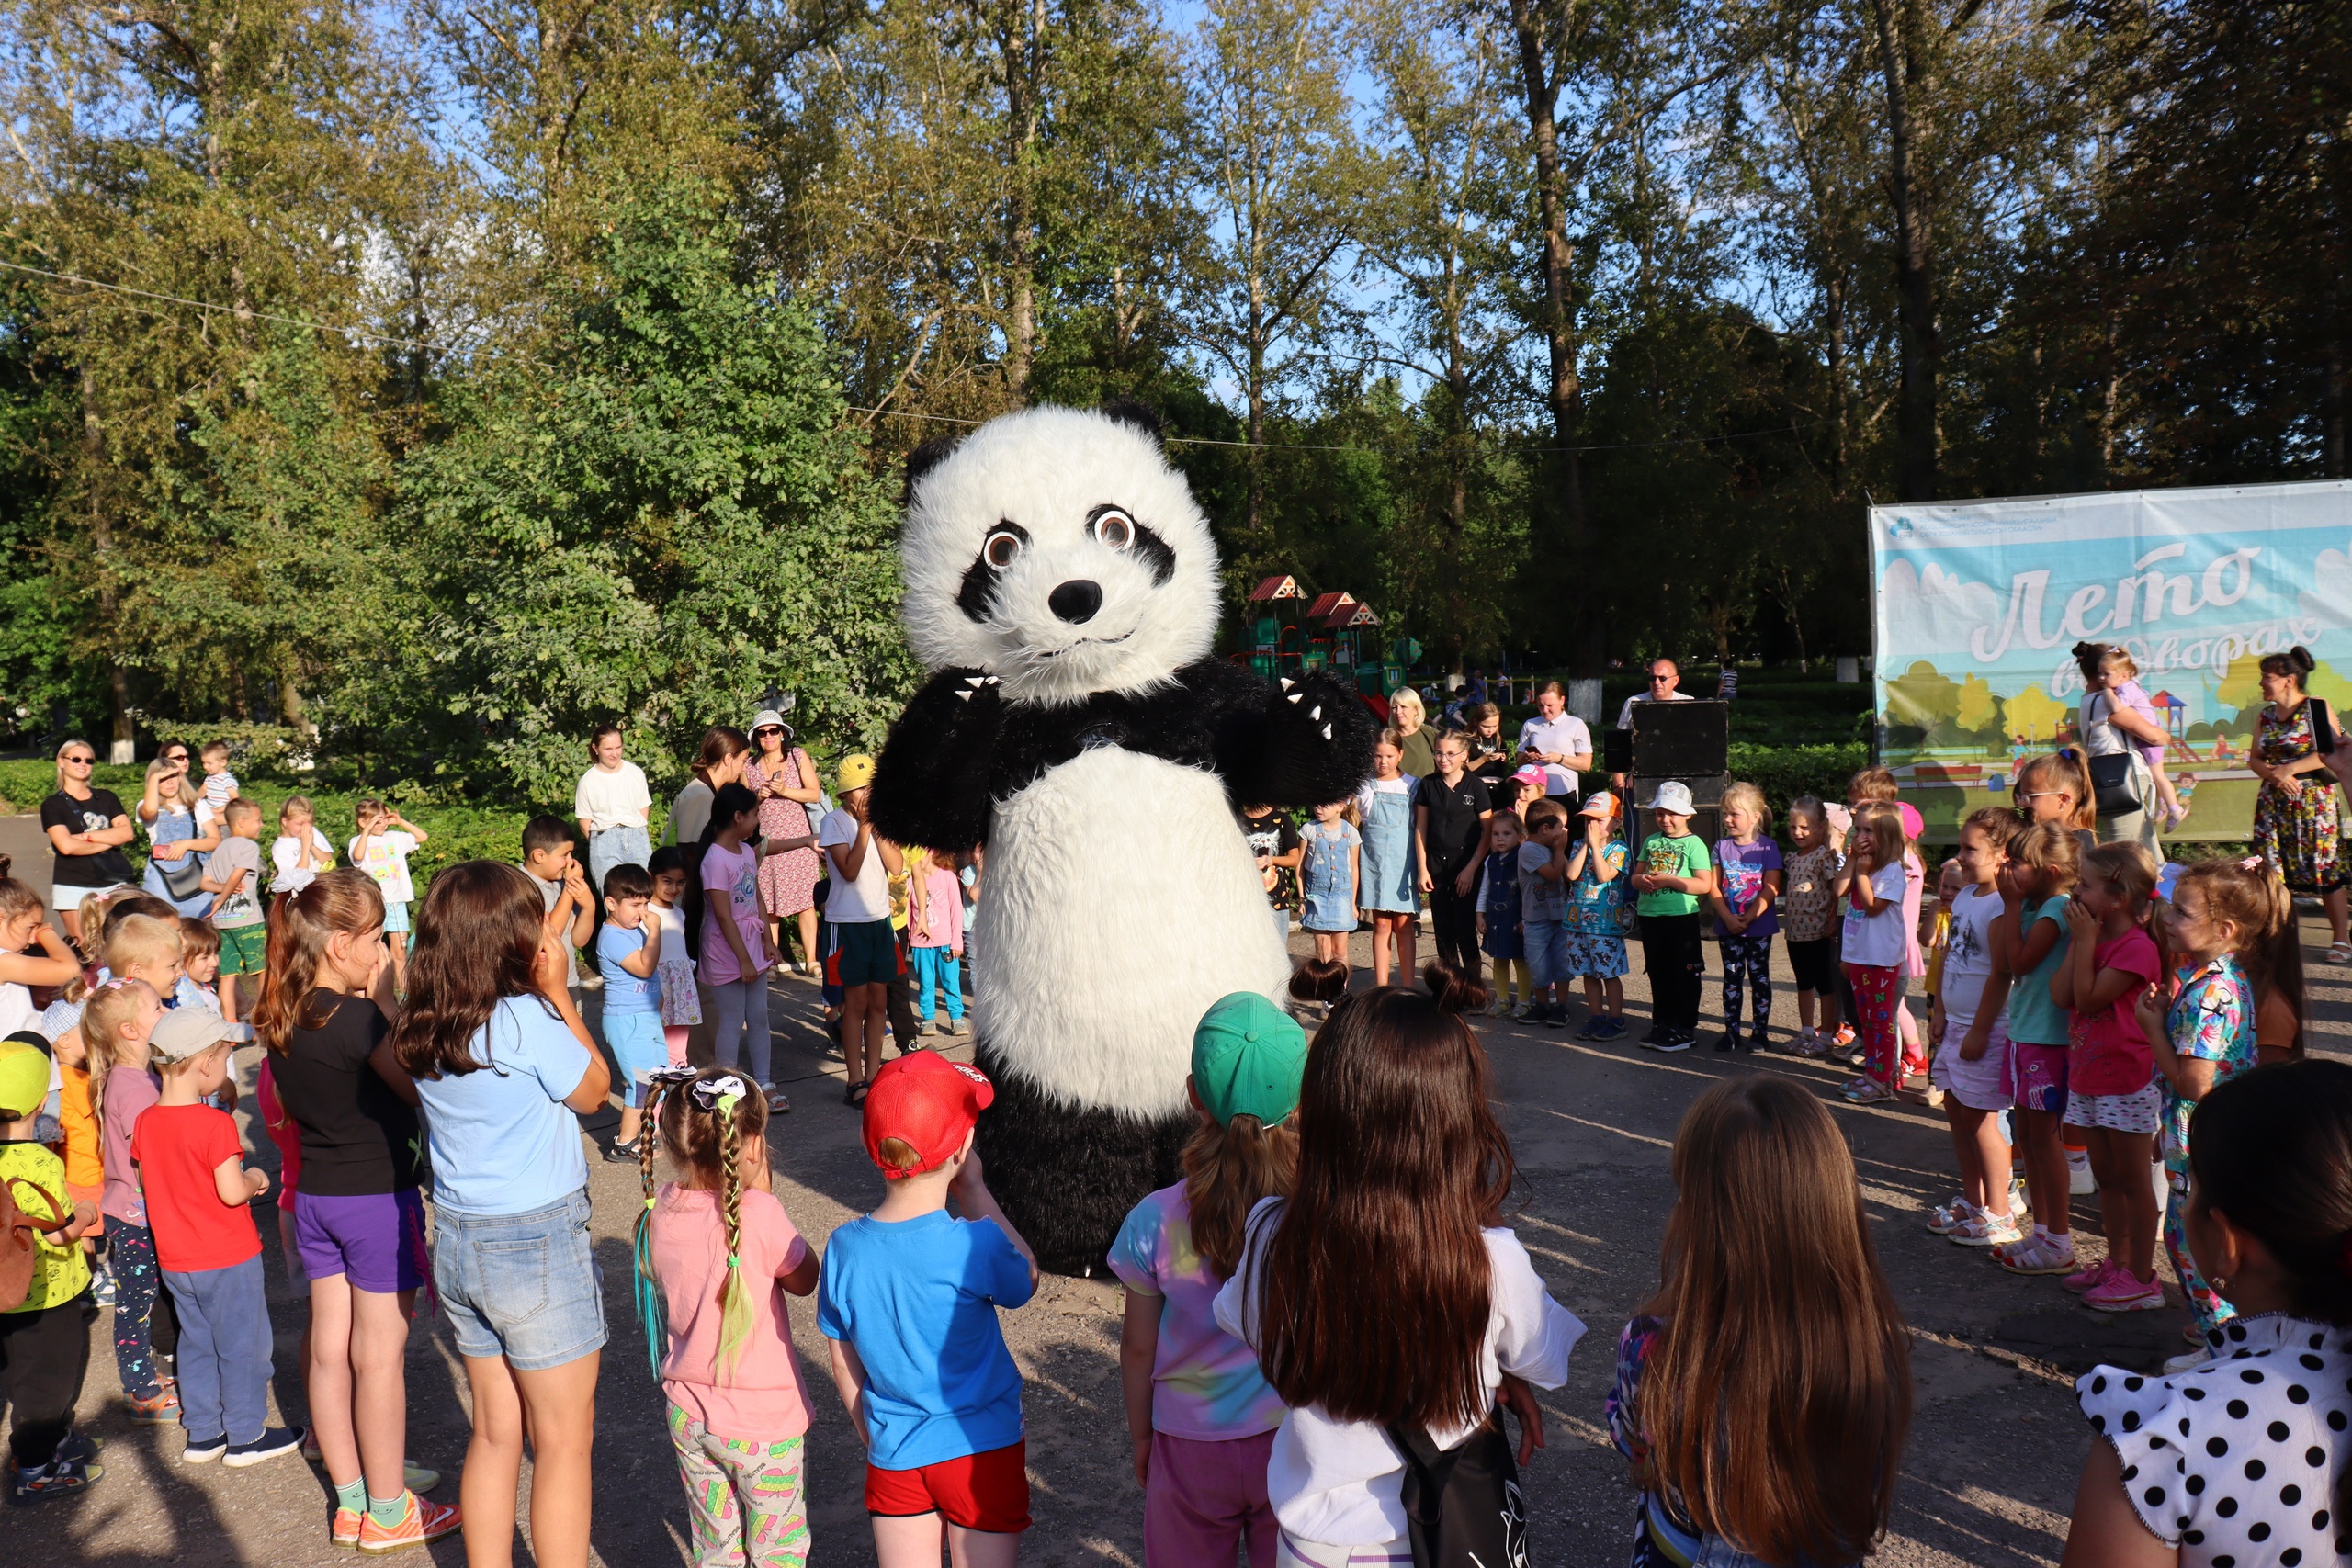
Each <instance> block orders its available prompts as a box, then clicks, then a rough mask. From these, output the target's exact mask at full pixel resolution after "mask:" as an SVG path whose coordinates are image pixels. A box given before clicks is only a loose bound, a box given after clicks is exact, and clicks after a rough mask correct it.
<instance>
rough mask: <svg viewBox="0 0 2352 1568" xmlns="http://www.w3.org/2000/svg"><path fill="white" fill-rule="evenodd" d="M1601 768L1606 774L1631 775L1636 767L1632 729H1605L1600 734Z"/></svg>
mask: <svg viewBox="0 0 2352 1568" xmlns="http://www.w3.org/2000/svg"><path fill="white" fill-rule="evenodd" d="M1600 766H1601V770H1602V771H1603V772H1604V773H1631V772H1632V771H1633V767H1634V732H1633V731H1632V730H1630V729H1604V730H1602V731H1601V732H1600Z"/></svg>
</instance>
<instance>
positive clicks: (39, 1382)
mask: <svg viewBox="0 0 2352 1568" xmlns="http://www.w3.org/2000/svg"><path fill="white" fill-rule="evenodd" d="M48 1098H49V1055H48V1053H47V1052H45V1051H42V1050H41V1049H40V1047H38V1046H36V1045H32V1044H28V1043H25V1042H23V1041H20V1040H18V1039H17V1038H16V1037H14V1036H11V1037H10V1038H9V1039H7V1040H6V1041H0V1181H5V1182H6V1184H7V1190H8V1196H9V1198H10V1200H11V1201H14V1203H15V1204H16V1207H17V1212H18V1213H21V1214H22V1215H23V1216H24V1217H25V1218H26V1219H28V1220H30V1221H31V1222H32V1223H33V1224H34V1226H35V1227H36V1228H37V1229H38V1230H39V1232H40V1234H39V1235H37V1236H36V1238H35V1241H34V1246H33V1257H32V1270H31V1274H30V1276H29V1278H28V1279H27V1280H26V1282H25V1290H24V1296H23V1298H22V1299H21V1300H19V1301H15V1302H9V1303H7V1304H6V1305H5V1306H0V1391H5V1393H6V1397H7V1402H8V1405H9V1407H10V1409H11V1410H12V1411H13V1412H14V1413H15V1416H16V1425H15V1426H14V1427H13V1428H11V1430H10V1431H9V1434H8V1446H9V1449H10V1450H11V1452H12V1457H13V1458H14V1459H15V1460H16V1467H15V1472H14V1473H13V1474H12V1475H11V1476H10V1477H9V1482H8V1492H9V1496H8V1500H9V1501H10V1502H12V1503H38V1502H43V1501H46V1500H47V1499H49V1498H51V1497H67V1496H71V1495H74V1494H75V1493H77V1492H85V1491H87V1490H88V1489H89V1488H90V1487H91V1486H92V1485H94V1484H96V1482H97V1479H98V1477H99V1476H101V1475H103V1474H104V1473H106V1472H104V1471H103V1470H102V1469H100V1468H99V1467H98V1466H97V1465H96V1464H93V1463H92V1462H91V1460H92V1458H93V1457H94V1456H95V1455H96V1453H97V1451H98V1446H97V1444H96V1443H94V1442H92V1441H90V1440H89V1439H88V1438H81V1437H76V1436H75V1435H74V1431H73V1426H74V1405H75V1404H77V1403H78V1402H79V1401H80V1400H81V1397H82V1374H83V1373H84V1372H85V1371H86V1370H87V1369H88V1367H89V1364H90V1325H92V1324H94V1323H96V1321H97V1317H98V1309H97V1304H96V1302H94V1301H93V1300H92V1299H91V1296H90V1265H89V1262H88V1260H87V1259H85V1258H84V1257H83V1256H82V1247H81V1239H82V1234H83V1233H84V1232H85V1231H88V1230H93V1229H95V1228H96V1225H97V1223H98V1211H97V1209H96V1206H95V1205H93V1204H91V1203H89V1202H87V1201H83V1202H75V1201H73V1200H72V1199H70V1198H68V1197H67V1196H66V1193H65V1162H64V1161H63V1160H62V1159H60V1158H58V1157H57V1156H56V1155H54V1154H52V1153H51V1152H50V1150H49V1149H47V1148H46V1147H44V1146H42V1145H40V1144H39V1143H36V1142H34V1138H35V1137H36V1135H37V1134H35V1131H34V1122H35V1121H36V1120H37V1119H38V1118H39V1117H40V1108H41V1104H42V1102H43V1101H45V1100H48ZM51 1227H53V1228H51ZM15 1287H16V1280H15V1278H14V1277H13V1276H5V1277H0V1301H6V1294H7V1293H9V1292H13V1291H14V1290H15Z"/></svg>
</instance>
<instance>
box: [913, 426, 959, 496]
mask: <svg viewBox="0 0 2352 1568" xmlns="http://www.w3.org/2000/svg"><path fill="white" fill-rule="evenodd" d="M961 439H962V437H960V436H955V435H935V436H933V437H932V439H930V440H929V441H926V442H924V443H923V444H922V446H918V447H916V448H915V449H914V450H913V451H911V452H910V453H908V454H907V479H906V483H905V484H904V485H903V486H902V487H901V488H900V489H899V506H900V507H905V506H906V505H908V504H909V503H910V502H912V501H913V500H914V498H915V486H916V484H917V483H919V482H920V481H921V480H922V477H923V475H925V474H927V473H929V472H931V470H932V469H933V468H937V467H939V465H940V464H942V463H944V462H945V461H946V460H947V454H949V453H950V452H953V451H954V450H956V444H957V443H958V442H959V441H960V440H961Z"/></svg>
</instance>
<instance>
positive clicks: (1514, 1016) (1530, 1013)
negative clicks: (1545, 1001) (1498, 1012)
mask: <svg viewBox="0 0 2352 1568" xmlns="http://www.w3.org/2000/svg"><path fill="white" fill-rule="evenodd" d="M1510 1016H1511V1020H1512V1021H1513V1022H1516V1023H1525V1022H1526V1021H1528V1020H1529V1019H1531V1018H1532V1017H1534V1016H1535V1004H1534V1003H1533V1002H1521V1003H1520V1004H1519V1005H1518V1006H1517V1007H1515V1008H1513V1009H1511V1010H1510Z"/></svg>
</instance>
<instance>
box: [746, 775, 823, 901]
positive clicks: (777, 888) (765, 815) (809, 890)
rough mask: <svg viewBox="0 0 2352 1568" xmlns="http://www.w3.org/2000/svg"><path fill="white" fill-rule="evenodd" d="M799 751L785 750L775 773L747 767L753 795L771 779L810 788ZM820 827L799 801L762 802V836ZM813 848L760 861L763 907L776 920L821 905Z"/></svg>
mask: <svg viewBox="0 0 2352 1568" xmlns="http://www.w3.org/2000/svg"><path fill="white" fill-rule="evenodd" d="M798 759H799V753H798V752H797V751H796V750H793V749H791V748H790V747H786V749H785V753H784V761H783V764H782V765H781V766H779V767H778V768H777V769H776V770H775V772H774V773H770V772H769V771H768V770H767V769H765V768H763V767H762V766H760V764H759V763H757V762H752V763H749V764H747V765H746V766H745V767H744V769H743V785H744V787H745V788H746V789H749V790H750V791H751V792H752V794H753V795H757V794H759V792H760V791H761V790H763V789H764V788H766V787H767V785H768V783H769V781H770V780H774V781H775V783H777V784H781V785H782V786H783V787H785V788H786V789H806V788H807V787H808V785H807V784H804V783H802V782H801V778H800V764H799V760H798ZM815 830H816V829H812V828H811V827H809V808H808V807H806V806H803V805H802V804H801V803H800V802H798V801H797V800H775V799H765V800H762V801H761V802H760V836H761V837H763V838H767V839H805V838H808V837H809V835H810V834H811V833H813V832H814V831H815ZM819 867H820V861H819V860H818V858H817V852H816V850H815V849H814V848H813V847H812V848H809V849H800V850H786V852H784V853H782V854H780V855H770V856H768V857H767V858H766V859H764V860H763V861H761V862H760V909H761V912H762V913H763V914H766V915H768V916H771V917H773V918H775V919H782V918H783V917H785V916H786V915H797V914H798V913H800V911H801V910H803V909H813V908H816V907H817V873H818V869H819Z"/></svg>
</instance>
